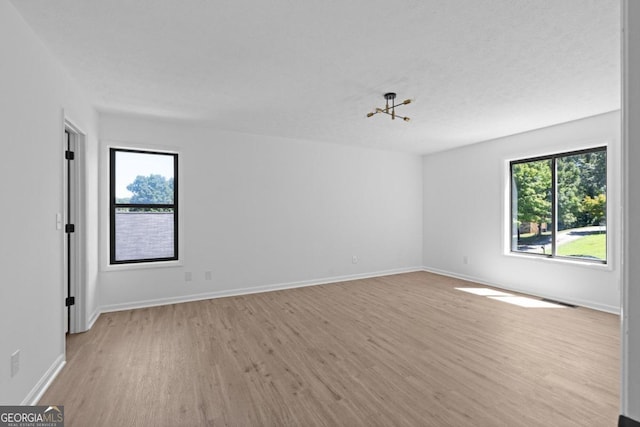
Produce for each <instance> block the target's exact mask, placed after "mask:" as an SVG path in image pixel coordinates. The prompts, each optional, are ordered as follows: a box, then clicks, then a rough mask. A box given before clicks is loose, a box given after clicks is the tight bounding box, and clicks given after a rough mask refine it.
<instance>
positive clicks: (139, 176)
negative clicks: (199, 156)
mask: <svg viewBox="0 0 640 427" xmlns="http://www.w3.org/2000/svg"><path fill="white" fill-rule="evenodd" d="M115 156H116V158H115V186H116V188H115V191H116V203H140V204H173V199H174V189H173V182H174V176H173V171H174V158H175V157H174V156H173V155H170V154H162V153H135V152H129V151H116V153H115Z"/></svg>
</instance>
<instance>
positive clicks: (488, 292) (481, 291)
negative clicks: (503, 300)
mask: <svg viewBox="0 0 640 427" xmlns="http://www.w3.org/2000/svg"><path fill="white" fill-rule="evenodd" d="M456 289H457V290H459V291H463V292H469V293H470V294H475V295H481V296H483V297H488V296H495V297H510V296H512V295H511V294H508V293H506V292H502V291H496V290H495V289H489V288H456Z"/></svg>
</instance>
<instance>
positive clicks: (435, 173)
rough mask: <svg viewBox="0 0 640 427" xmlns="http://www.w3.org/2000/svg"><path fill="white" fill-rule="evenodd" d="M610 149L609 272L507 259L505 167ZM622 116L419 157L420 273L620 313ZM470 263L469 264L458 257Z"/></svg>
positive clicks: (516, 258)
mask: <svg viewBox="0 0 640 427" xmlns="http://www.w3.org/2000/svg"><path fill="white" fill-rule="evenodd" d="M605 143H607V144H608V156H607V157H608V162H609V163H608V166H609V167H608V169H609V173H608V194H607V197H608V208H609V212H608V213H609V216H608V221H607V223H608V243H609V255H608V258H609V266H608V267H604V266H601V265H597V266H593V265H591V266H587V265H584V264H580V263H569V262H561V261H555V260H547V259H544V260H542V259H531V258H530V257H523V256H514V255H507V254H505V251H506V249H508V246H507V245H508V237H509V234H508V229H507V226H506V224H507V223H508V218H509V217H508V197H507V196H508V194H507V193H508V161H509V160H513V159H517V158H526V157H532V156H536V155H544V154H549V153H556V152H563V151H570V150H574V149H580V148H585V147H590V146H596V145H602V144H605ZM619 158H620V113H619V112H613V113H608V114H604V115H600V116H596V117H592V118H587V119H583V120H578V121H575V122H571V123H566V124H562V125H558V126H553V127H549V128H545V129H540V130H536V131H532V132H527V133H523V134H519V135H514V136H510V137H506V138H501V139H497V140H493V141H489V142H484V143H479V144H475V145H471V146H468V147H465V148H461V149H456V150H451V151H447V152H442V153H439V154H434V155H430V156H425V157H424V161H423V165H424V172H423V175H424V243H423V244H424V246H423V257H424V265H425V267H426V268H427V269H429V270H433V271H437V272H442V273H445V274H449V275H454V276H459V277H463V278H469V279H472V280H476V281H480V282H486V283H489V284H494V285H496V286H501V287H504V288H507V289H512V290H518V291H522V292H525V293H529V294H533V295H539V296H544V297H550V298H555V299H557V300H561V301H565V302H574V303H577V304H580V305H586V306H591V307H594V308H598V309H603V310H608V311H611V312H618V310H619V307H620V277H621V275H620V267H619V265H620V250H619V248H620V244H621V241H620V229H621V224H620V208H619V205H620V201H621V199H620V163H619V162H620V160H619ZM464 256H467V257H468V264H464V263H463V257H464Z"/></svg>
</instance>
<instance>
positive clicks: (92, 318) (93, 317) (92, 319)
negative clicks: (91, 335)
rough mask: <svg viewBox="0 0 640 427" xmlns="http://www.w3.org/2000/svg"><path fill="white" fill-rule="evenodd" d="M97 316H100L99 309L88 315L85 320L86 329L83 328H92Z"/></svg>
mask: <svg viewBox="0 0 640 427" xmlns="http://www.w3.org/2000/svg"><path fill="white" fill-rule="evenodd" d="M99 317H100V310H96V311H94V312H93V313H91V316H89V319H88V320H87V329H85V331H88V330H89V329H91V328H93V325H94V324H95V323H96V320H98V318H99Z"/></svg>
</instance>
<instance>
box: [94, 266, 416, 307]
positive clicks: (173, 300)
mask: <svg viewBox="0 0 640 427" xmlns="http://www.w3.org/2000/svg"><path fill="white" fill-rule="evenodd" d="M415 271H422V267H407V268H397V269H393V270H384V271H377V272H372V273H362V274H349V275H345V276H334V277H327V278H324V279H314V280H302V281H299V282H289V283H279V284H272V285H263V286H255V287H250V288H239V289H238V288H236V289H229V290H224V291H214V292H206V293H202V294H192V295H181V296H175V297H167V298H158V299H152V300H144V301H134V302H127V303H121V304H111V305H105V306H102V307H101V310H100V311H101V312H102V313H108V312H112V311H122V310H133V309H138V308H147V307H155V306H159V305H168V304H178V303H182V302H190V301H200V300H206V299H213V298H224V297H231V296H239V295H249V294H257V293H262V292H271V291H280V290H285V289H294V288H302V287H306V286H317V285H326V284H330V283H338V282H347V281H351V280H359V279H368V278H372V277H383V276H390V275H393V274H402V273H411V272H415Z"/></svg>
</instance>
